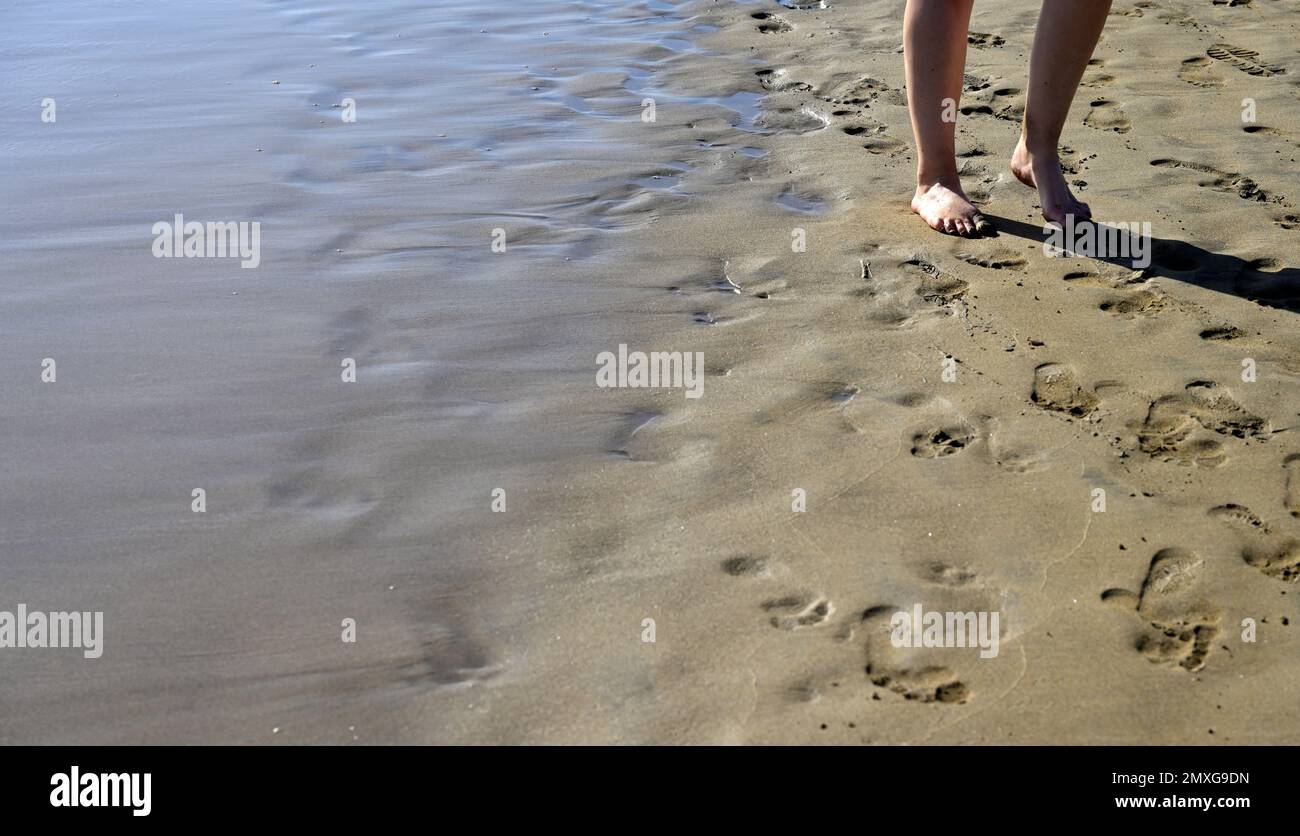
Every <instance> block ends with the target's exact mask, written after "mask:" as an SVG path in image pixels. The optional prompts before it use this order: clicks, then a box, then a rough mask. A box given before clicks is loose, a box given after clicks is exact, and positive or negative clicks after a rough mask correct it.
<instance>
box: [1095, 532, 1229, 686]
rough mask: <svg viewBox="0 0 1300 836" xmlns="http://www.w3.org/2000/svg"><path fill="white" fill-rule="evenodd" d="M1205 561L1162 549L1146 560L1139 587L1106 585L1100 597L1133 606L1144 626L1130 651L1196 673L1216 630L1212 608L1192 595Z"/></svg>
mask: <svg viewBox="0 0 1300 836" xmlns="http://www.w3.org/2000/svg"><path fill="white" fill-rule="evenodd" d="M1204 566H1205V561H1204V560H1202V559H1201V558H1200V557H1199V556H1197V555H1196V554H1195V553H1193V552H1191V551H1188V550H1187V549H1180V548H1167V549H1161V550H1160V551H1158V552H1156V553H1155V555H1154V556H1153V557H1152V558H1151V565H1150V566H1149V567H1148V569H1147V574H1146V577H1145V578H1144V579H1143V581H1142V588H1141V590H1140V591H1139V592H1138V593H1137V594H1136V595H1135V594H1134V593H1132V592H1129V591H1128V590H1124V589H1108V590H1106V591H1105V592H1103V593H1102V595H1101V598H1102V601H1104V602H1106V603H1108V604H1111V605H1114V606H1118V607H1120V608H1122V609H1127V610H1134V611H1136V613H1137V615H1138V616H1139V617H1140V618H1141V619H1142V620H1143V621H1145V622H1146V623H1147V625H1148V630H1147V631H1146V632H1145V633H1144V634H1143V635H1142V636H1141V637H1140V638H1139V639H1138V641H1137V645H1136V649H1137V651H1138V652H1139V653H1141V654H1142V655H1143V656H1144V657H1146V658H1147V659H1148V660H1149V661H1151V662H1152V663H1156V664H1168V665H1172V666H1177V667H1180V668H1183V669H1184V670H1187V671H1198V670H1200V669H1201V668H1203V667H1204V666H1205V661H1206V658H1207V657H1208V656H1209V653H1210V650H1211V648H1212V647H1213V643H1214V638H1215V636H1217V635H1218V633H1219V626H1218V625H1219V621H1220V619H1221V613H1220V612H1219V610H1218V608H1217V607H1215V606H1213V605H1211V604H1208V603H1206V602H1205V601H1203V600H1201V599H1200V598H1199V597H1197V594H1196V590H1197V588H1198V587H1199V584H1200V579H1201V575H1202V573H1203V571H1204Z"/></svg>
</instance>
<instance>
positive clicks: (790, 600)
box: [763, 594, 835, 630]
mask: <svg viewBox="0 0 1300 836" xmlns="http://www.w3.org/2000/svg"><path fill="white" fill-rule="evenodd" d="M763 610H764V611H766V612H770V613H775V614H774V615H773V616H772V618H771V624H772V626H773V627H776V628H777V629H778V630H800V629H803V628H805V627H816V626H817V625H819V624H825V623H826V620H827V619H828V618H830V617H831V613H832V612H834V611H835V610H834V607H832V606H831V602H830V601H828V600H827V599H825V598H822V597H820V596H815V595H803V594H799V595H787V596H785V597H782V598H773V599H772V600H770V601H766V602H764V604H763Z"/></svg>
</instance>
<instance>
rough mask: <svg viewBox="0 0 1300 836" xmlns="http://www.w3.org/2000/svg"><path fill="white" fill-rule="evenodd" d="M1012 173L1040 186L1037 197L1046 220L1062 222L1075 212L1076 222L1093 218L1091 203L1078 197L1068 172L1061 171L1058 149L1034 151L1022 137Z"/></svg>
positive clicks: (1035, 186) (1025, 182)
mask: <svg viewBox="0 0 1300 836" xmlns="http://www.w3.org/2000/svg"><path fill="white" fill-rule="evenodd" d="M1011 173H1012V174H1014V175H1016V179H1017V180H1019V181H1020V182H1021V183H1024V184H1025V185H1026V186H1029V187H1030V188H1031V189H1038V200H1039V203H1041V204H1042V206H1043V217H1044V218H1046V219H1047V220H1049V221H1055V222H1057V223H1061V224H1063V223H1065V216H1066V215H1074V219H1075V220H1076V221H1086V220H1089V219H1091V218H1092V210H1091V209H1089V208H1088V204H1086V203H1084V202H1082V201H1080V200H1079V199H1078V198H1076V197H1075V196H1074V195H1073V194H1072V193H1071V192H1070V187H1069V186H1068V185H1066V183H1065V175H1064V174H1062V173H1061V158H1060V157H1059V156H1057V153H1056V151H1055V150H1053V151H1052V152H1051V153H1050V154H1049V153H1046V152H1040V153H1037V154H1035V153H1032V152H1031V151H1030V150H1029V148H1028V147H1027V146H1026V145H1025V138H1024V137H1021V138H1020V143H1019V144H1018V145H1016V152H1015V153H1014V154H1012V155H1011Z"/></svg>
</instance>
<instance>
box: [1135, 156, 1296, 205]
mask: <svg viewBox="0 0 1300 836" xmlns="http://www.w3.org/2000/svg"><path fill="white" fill-rule="evenodd" d="M1151 165H1154V166H1159V167H1160V168H1183V169H1187V170H1188V171H1196V172H1199V173H1201V174H1205V175H1207V179H1203V180H1200V181H1198V182H1197V185H1198V186H1203V187H1205V188H1209V189H1213V190H1214V191H1216V192H1228V193H1230V194H1235V195H1237V197H1240V198H1241V199H1242V200H1251V201H1255V202H1258V203H1281V202H1282V199H1281V198H1280V197H1277V196H1276V195H1274V194H1272V193H1270V192H1267V191H1265V190H1264V189H1262V188H1261V187H1260V185H1259V184H1258V183H1256V182H1255V181H1254V180H1253V179H1251V178H1250V177H1247V176H1245V175H1243V174H1237V173H1235V172H1232V171H1221V170H1219V169H1217V168H1214V167H1213V166H1208V165H1205V164H1204V163H1198V162H1192V161H1190V160H1171V159H1160V160H1152V161H1151Z"/></svg>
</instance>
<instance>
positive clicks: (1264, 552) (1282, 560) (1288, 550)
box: [1242, 540, 1300, 583]
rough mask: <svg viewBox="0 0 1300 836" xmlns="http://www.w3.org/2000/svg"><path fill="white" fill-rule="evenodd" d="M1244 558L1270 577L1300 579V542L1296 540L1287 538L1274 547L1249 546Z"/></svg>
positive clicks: (1285, 579) (1292, 580) (1282, 579)
mask: <svg viewBox="0 0 1300 836" xmlns="http://www.w3.org/2000/svg"><path fill="white" fill-rule="evenodd" d="M1242 559H1243V560H1245V561H1246V563H1247V564H1248V565H1250V566H1254V567H1255V568H1256V569H1258V570H1259V571H1261V572H1263V573H1264V574H1265V575H1268V576H1269V577H1270V578H1277V579H1278V580H1280V581H1286V582H1287V583H1295V582H1296V581H1300V542H1296V541H1295V540H1287V541H1286V542H1285V543H1283V544H1281V545H1280V546H1274V547H1272V548H1266V547H1259V546H1250V547H1247V548H1246V550H1245V551H1244V552H1243V553H1242Z"/></svg>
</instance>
